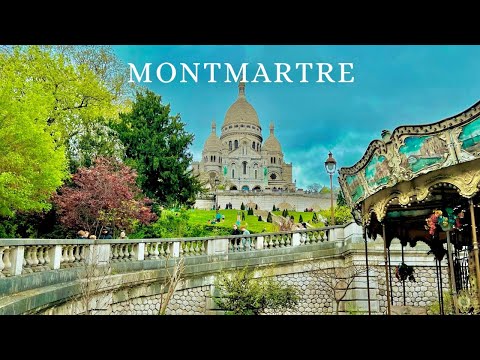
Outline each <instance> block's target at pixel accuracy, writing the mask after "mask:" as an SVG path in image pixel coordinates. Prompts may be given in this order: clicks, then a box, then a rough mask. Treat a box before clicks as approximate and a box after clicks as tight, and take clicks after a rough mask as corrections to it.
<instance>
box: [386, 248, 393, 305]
mask: <svg viewBox="0 0 480 360" xmlns="http://www.w3.org/2000/svg"><path fill="white" fill-rule="evenodd" d="M390 245H392V244H390ZM387 252H388V277H389V278H390V304H391V305H393V285H392V261H391V260H390V246H389V247H388V248H387Z"/></svg>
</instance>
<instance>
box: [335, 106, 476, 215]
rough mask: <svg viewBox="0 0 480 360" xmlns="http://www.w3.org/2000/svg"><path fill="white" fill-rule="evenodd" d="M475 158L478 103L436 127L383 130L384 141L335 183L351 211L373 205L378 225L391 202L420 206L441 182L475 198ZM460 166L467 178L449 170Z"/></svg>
mask: <svg viewBox="0 0 480 360" xmlns="http://www.w3.org/2000/svg"><path fill="white" fill-rule="evenodd" d="M477 159H480V101H479V102H477V103H476V104H474V105H473V106H471V107H470V108H468V109H467V110H465V111H463V112H461V113H460V114H458V115H455V116H452V117H449V118H446V119H443V120H440V121H438V122H435V123H431V124H426V125H405V126H400V127H397V128H396V129H395V130H394V131H393V132H392V133H390V132H389V131H386V130H384V131H383V132H382V139H381V140H373V141H372V142H371V143H370V145H369V146H368V147H367V150H366V151H365V154H364V155H363V157H362V158H361V159H360V160H359V161H358V162H357V163H356V164H355V165H353V166H351V167H344V168H341V169H340V170H339V182H340V186H341V188H342V191H343V193H344V195H345V199H346V201H347V203H348V204H349V206H350V207H351V208H354V209H357V210H358V211H359V212H361V213H362V214H365V213H366V212H368V211H369V209H368V208H369V207H371V208H373V207H374V206H376V208H377V211H376V215H377V216H378V217H379V219H380V220H381V219H382V218H383V217H384V216H385V214H386V208H387V207H388V204H389V203H391V202H392V201H394V200H393V199H395V201H397V203H399V204H400V205H407V204H408V203H409V200H410V199H411V198H412V197H415V200H417V201H422V200H424V199H425V198H426V197H427V196H428V195H429V194H430V192H431V191H430V190H431V189H432V188H433V187H434V186H436V184H439V183H448V184H450V185H451V186H452V187H454V188H456V189H457V190H458V192H459V193H460V195H462V196H465V197H471V196H473V195H474V194H475V193H476V192H477V191H478V187H477V184H478V182H479V181H480V162H478V161H475V162H472V161H474V160H477ZM470 162H472V163H470ZM459 165H462V166H459ZM469 165H471V166H469ZM473 165H475V166H473ZM458 166H459V168H458V173H459V174H464V175H465V173H467V174H466V175H465V176H463V178H462V177H461V176H460V175H458V176H457V175H455V176H453V175H452V167H458ZM469 172H470V173H471V174H470V175H468V174H469ZM444 173H449V176H447V175H446V174H444ZM477 177H478V179H476V178H477ZM447 178H448V181H447V180H446V179H447ZM473 178H475V179H476V180H475V179H473ZM472 182H475V184H474V186H471V185H472V184H471V183H472ZM362 205H363V209H362ZM365 205H366V208H365ZM356 220H357V222H359V220H358V219H356Z"/></svg>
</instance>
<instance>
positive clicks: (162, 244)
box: [160, 242, 166, 258]
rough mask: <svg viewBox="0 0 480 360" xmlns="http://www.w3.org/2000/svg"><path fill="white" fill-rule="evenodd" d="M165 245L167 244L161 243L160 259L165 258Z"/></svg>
mask: <svg viewBox="0 0 480 360" xmlns="http://www.w3.org/2000/svg"><path fill="white" fill-rule="evenodd" d="M165 244H166V243H163V242H162V243H160V257H162V258H163V257H165Z"/></svg>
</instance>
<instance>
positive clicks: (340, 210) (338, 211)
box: [320, 206, 353, 225]
mask: <svg viewBox="0 0 480 360" xmlns="http://www.w3.org/2000/svg"><path fill="white" fill-rule="evenodd" d="M320 214H321V215H322V216H323V217H324V218H325V219H330V218H331V209H325V210H321V211H320ZM334 218H335V225H343V224H347V223H349V222H350V221H352V220H353V217H352V213H351V211H350V208H349V207H348V206H337V207H336V208H335V209H334Z"/></svg>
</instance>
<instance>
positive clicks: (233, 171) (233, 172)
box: [232, 169, 235, 179]
mask: <svg viewBox="0 0 480 360" xmlns="http://www.w3.org/2000/svg"><path fill="white" fill-rule="evenodd" d="M234 178H235V169H232V179H234Z"/></svg>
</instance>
